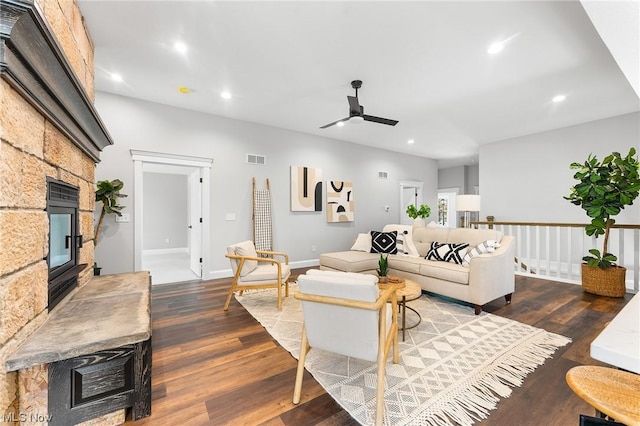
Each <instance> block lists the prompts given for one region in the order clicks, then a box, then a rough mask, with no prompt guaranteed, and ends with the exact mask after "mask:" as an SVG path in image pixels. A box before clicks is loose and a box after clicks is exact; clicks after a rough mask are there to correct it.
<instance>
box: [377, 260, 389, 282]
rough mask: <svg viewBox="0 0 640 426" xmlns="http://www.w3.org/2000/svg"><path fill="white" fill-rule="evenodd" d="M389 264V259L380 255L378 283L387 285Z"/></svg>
mask: <svg viewBox="0 0 640 426" xmlns="http://www.w3.org/2000/svg"><path fill="white" fill-rule="evenodd" d="M387 262H388V260H387V257H386V256H383V255H380V259H379V260H378V283H381V284H385V283H386V282H387V269H388V263H387Z"/></svg>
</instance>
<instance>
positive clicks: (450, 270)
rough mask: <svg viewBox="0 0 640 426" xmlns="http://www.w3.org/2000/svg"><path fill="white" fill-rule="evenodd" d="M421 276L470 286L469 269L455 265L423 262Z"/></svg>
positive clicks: (429, 261) (431, 261)
mask: <svg viewBox="0 0 640 426" xmlns="http://www.w3.org/2000/svg"><path fill="white" fill-rule="evenodd" d="M420 275H424V276H426V277H433V278H438V279H441V280H445V281H452V282H454V283H458V284H467V285H468V284H469V268H467V267H465V266H462V265H456V264H455V263H449V262H437V261H433V260H423V261H422V264H421V265H420Z"/></svg>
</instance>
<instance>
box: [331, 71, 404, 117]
mask: <svg viewBox="0 0 640 426" xmlns="http://www.w3.org/2000/svg"><path fill="white" fill-rule="evenodd" d="M351 87H353V88H354V89H355V90H356V95H355V96H347V100H348V101H349V117H347V118H343V119H341V120H337V121H334V122H333V123H329V124H325V125H324V126H320V128H321V129H326V128H327V127H331V126H334V125H336V124H337V125H342V124H344V123H346V122H347V121H352V122H362V121H372V122H374V123H380V124H387V125H389V126H395V125H396V124H398V120H391V119H389V118H382V117H375V116H373V115H367V114H365V113H364V107H363V106H362V105H360V103H359V102H358V89H359V88H361V87H362V81H361V80H353V81H352V82H351Z"/></svg>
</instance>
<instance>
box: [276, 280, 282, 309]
mask: <svg viewBox="0 0 640 426" xmlns="http://www.w3.org/2000/svg"><path fill="white" fill-rule="evenodd" d="M277 288H278V310H279V311H281V310H282V283H281V282H280V281H278V287H277Z"/></svg>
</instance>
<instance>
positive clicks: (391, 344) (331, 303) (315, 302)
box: [293, 270, 398, 425]
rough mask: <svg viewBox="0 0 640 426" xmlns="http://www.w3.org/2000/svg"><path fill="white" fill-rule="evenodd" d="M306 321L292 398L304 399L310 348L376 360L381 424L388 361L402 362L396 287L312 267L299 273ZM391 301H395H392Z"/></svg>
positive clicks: (299, 296) (298, 296)
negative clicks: (304, 379)
mask: <svg viewBox="0 0 640 426" xmlns="http://www.w3.org/2000/svg"><path fill="white" fill-rule="evenodd" d="M298 285H299V292H298V293H296V294H295V296H294V297H295V298H296V299H300V300H301V301H302V311H303V316H304V323H303V327H302V341H301V344H300V357H299V360H298V370H297V374H296V383H295V387H294V391H293V403H294V404H298V403H299V402H300V394H301V391H302V377H303V374H304V363H305V359H306V355H307V352H308V351H309V350H310V349H311V348H318V349H323V350H325V351H330V352H334V353H338V354H341V355H346V356H350V357H354V358H359V359H363V360H366V361H371V362H377V364H378V369H377V375H378V381H377V393H376V424H377V425H381V424H382V420H383V417H384V380H385V365H386V362H387V358H388V356H389V351H390V350H391V348H393V362H394V363H395V364H397V363H398V310H397V309H395V305H396V303H397V300H396V289H395V288H393V287H390V288H387V289H385V290H383V291H380V290H379V288H378V279H377V277H375V276H373V275H366V274H355V273H348V272H334V271H318V270H310V271H307V273H306V274H305V275H300V276H299V277H298ZM387 302H392V303H391V304H390V303H387Z"/></svg>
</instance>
